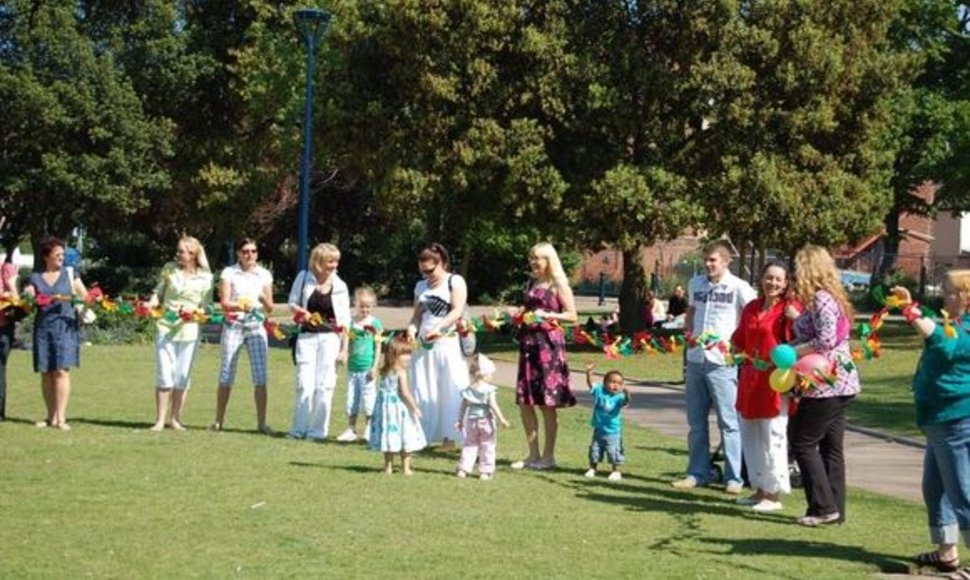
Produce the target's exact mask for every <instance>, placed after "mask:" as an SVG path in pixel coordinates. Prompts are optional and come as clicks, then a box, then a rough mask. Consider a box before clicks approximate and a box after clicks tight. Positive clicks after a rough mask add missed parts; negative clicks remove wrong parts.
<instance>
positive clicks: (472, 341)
mask: <svg viewBox="0 0 970 580" xmlns="http://www.w3.org/2000/svg"><path fill="white" fill-rule="evenodd" d="M452 276H454V274H449V275H448V294H449V295H450V294H451V277H452ZM458 327H459V328H474V325H472V323H471V319H470V318H469V317H468V303H467V302H466V303H465V309H464V311H463V312H462V313H461V319H460V320H459V321H458ZM458 343H459V345H461V354H463V355H465V356H474V355H475V353H476V352H478V340H477V339H476V338H475V332H474V331H472V332H465V333H462V332H459V333H458Z"/></svg>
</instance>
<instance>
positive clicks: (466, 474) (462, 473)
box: [455, 469, 468, 479]
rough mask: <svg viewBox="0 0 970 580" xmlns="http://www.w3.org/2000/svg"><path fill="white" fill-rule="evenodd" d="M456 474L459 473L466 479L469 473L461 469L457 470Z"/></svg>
mask: <svg viewBox="0 0 970 580" xmlns="http://www.w3.org/2000/svg"><path fill="white" fill-rule="evenodd" d="M455 475H457V476H458V477H460V478H462V479H465V478H466V477H468V473H467V472H466V471H465V470H463V469H459V470H458V471H457V472H455Z"/></svg>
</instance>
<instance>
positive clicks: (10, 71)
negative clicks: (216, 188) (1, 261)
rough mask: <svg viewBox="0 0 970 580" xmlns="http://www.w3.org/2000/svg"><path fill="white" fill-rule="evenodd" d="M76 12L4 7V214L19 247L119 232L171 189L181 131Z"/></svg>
mask: <svg viewBox="0 0 970 580" xmlns="http://www.w3.org/2000/svg"><path fill="white" fill-rule="evenodd" d="M78 18H79V17H78V14H77V12H76V11H75V7H74V6H73V3H68V2H61V3H42V4H37V3H33V2H19V1H15V2H8V3H6V4H4V5H3V6H2V7H0V34H2V36H0V118H2V119H3V123H2V124H0V191H2V193H3V194H2V196H0V199H3V202H2V205H0V211H2V212H3V216H4V218H5V221H7V222H9V223H10V224H11V225H10V226H8V229H5V230H4V232H5V235H6V236H7V238H8V239H7V241H6V242H5V243H9V240H11V239H19V238H20V237H21V236H23V235H24V234H27V235H29V236H30V238H31V239H32V241H33V242H34V243H35V247H36V243H37V242H38V241H39V240H40V238H42V237H43V236H44V235H47V234H56V235H60V236H66V235H67V234H68V233H69V232H70V231H71V230H72V229H73V228H74V227H75V226H78V225H84V226H85V227H86V228H87V229H89V231H91V232H98V231H99V230H100V229H101V228H110V227H115V226H116V225H117V223H118V221H119V219H122V218H124V217H125V216H129V215H131V214H132V213H134V212H135V211H137V210H138V209H140V208H142V207H144V206H145V204H146V192H148V191H152V190H158V189H162V188H164V187H166V186H167V184H168V178H169V176H168V173H167V172H166V171H165V169H164V168H163V166H162V162H163V161H164V159H165V158H167V157H168V156H169V155H170V153H171V148H170V144H171V137H172V125H171V123H170V122H168V121H166V120H165V119H157V118H152V117H150V116H148V115H146V114H145V112H144V110H143V108H142V106H141V102H140V101H139V98H138V96H137V94H136V93H135V91H134V90H133V88H132V86H131V83H130V80H129V79H128V78H127V77H126V76H125V74H124V71H123V70H121V68H120V67H119V65H118V62H117V60H116V59H115V56H114V54H113V53H112V52H111V51H109V50H104V49H103V47H99V46H97V45H95V44H94V43H92V42H90V41H89V40H88V39H87V38H85V37H84V36H83V35H82V34H81V32H80V25H79V20H78Z"/></svg>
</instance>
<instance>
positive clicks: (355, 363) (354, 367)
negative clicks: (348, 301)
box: [347, 316, 384, 373]
mask: <svg viewBox="0 0 970 580" xmlns="http://www.w3.org/2000/svg"><path fill="white" fill-rule="evenodd" d="M383 330H384V327H383V326H382V325H381V321H380V320H378V319H376V318H374V317H373V316H368V317H367V318H364V319H363V320H359V321H358V320H353V321H351V323H350V344H349V345H348V351H347V370H348V371H350V372H352V373H364V372H367V371H369V370H371V369H372V368H373V367H374V358H375V357H376V356H377V341H375V340H374V338H375V331H376V332H382V331H383Z"/></svg>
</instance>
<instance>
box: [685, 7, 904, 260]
mask: <svg viewBox="0 0 970 580" xmlns="http://www.w3.org/2000/svg"><path fill="white" fill-rule="evenodd" d="M725 7H726V9H725V10H724V11H723V12H722V13H720V14H718V15H717V18H716V20H715V21H714V22H711V23H709V24H710V25H709V27H708V28H707V29H706V30H705V31H704V36H705V38H707V39H708V40H707V44H709V45H710V46H711V50H710V52H709V54H707V55H706V57H705V58H704V59H703V60H702V61H701V62H700V63H698V66H695V67H693V69H692V71H691V76H692V80H693V83H694V85H695V86H696V87H697V99H698V101H699V102H701V103H705V104H706V106H705V107H704V109H703V111H702V118H703V119H704V121H706V123H705V124H704V125H703V126H702V127H701V130H699V131H697V133H696V142H697V148H696V150H695V155H694V156H693V159H692V162H693V164H694V168H695V170H694V174H695V175H697V177H698V180H699V184H700V189H699V192H700V194H701V203H702V204H703V205H704V206H705V208H706V209H707V219H706V220H705V224H706V226H707V227H708V228H709V229H710V231H711V233H713V234H720V233H722V232H724V233H728V234H730V236H731V237H732V239H733V240H734V241H735V243H736V244H737V243H738V242H741V241H751V242H753V243H754V244H755V245H756V246H757V247H766V246H768V247H778V248H783V249H786V250H789V251H790V250H793V249H795V248H797V247H799V246H801V245H802V244H804V243H806V242H809V241H811V242H813V243H818V244H823V245H830V246H831V245H838V244H841V243H845V242H848V241H851V240H856V239H859V238H861V237H863V236H866V235H869V234H871V233H872V232H873V231H874V230H875V229H876V228H878V227H879V224H880V216H881V215H882V214H883V211H884V208H886V207H887V206H888V205H889V203H890V199H891V183H890V181H891V178H892V175H893V164H892V161H893V157H894V156H895V153H896V150H897V149H898V144H897V143H896V142H895V139H894V138H895V137H896V134H897V133H896V125H895V121H896V120H895V119H894V117H893V104H894V103H895V102H897V100H898V98H899V96H900V95H903V94H905V92H906V90H907V87H908V83H909V82H910V80H911V79H912V78H913V77H914V74H915V72H916V70H917V64H918V59H916V58H915V57H914V56H913V54H912V53H911V52H910V51H906V50H902V49H901V48H900V47H899V46H897V45H895V44H894V43H893V42H892V38H891V35H890V31H891V29H892V26H893V25H894V24H895V23H896V22H897V20H896V18H897V14H898V12H899V9H900V7H901V2H900V1H896V2H883V1H876V0H863V1H855V0H845V1H832V2H824V3H805V2H788V1H784V0H766V1H759V2H731V3H726V4H725Z"/></svg>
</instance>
